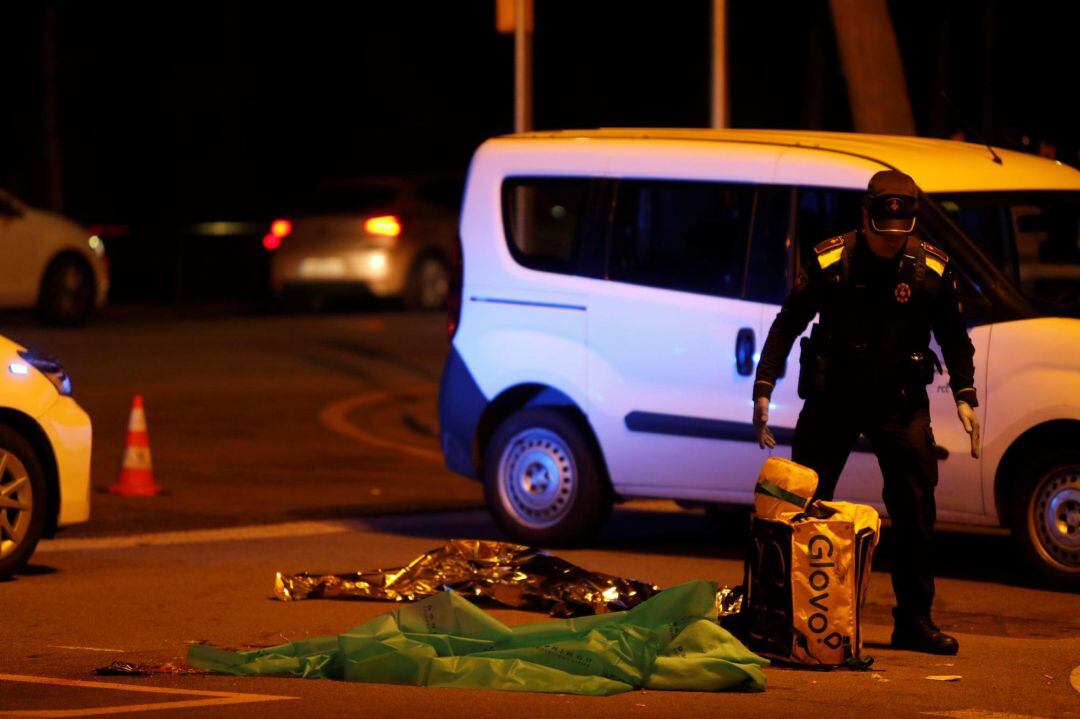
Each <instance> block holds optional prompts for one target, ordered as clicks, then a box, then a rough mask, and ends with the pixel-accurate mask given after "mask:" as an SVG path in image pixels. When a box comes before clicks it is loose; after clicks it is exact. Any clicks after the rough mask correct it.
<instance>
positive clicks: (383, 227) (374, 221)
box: [364, 215, 401, 237]
mask: <svg viewBox="0 0 1080 719" xmlns="http://www.w3.org/2000/svg"><path fill="white" fill-rule="evenodd" d="M364 232H366V233H368V234H369V235H375V236H377V237H397V236H398V235H400V234H401V219H400V218H399V217H398V216H397V215H379V216H378V217H369V218H367V219H366V220H364Z"/></svg>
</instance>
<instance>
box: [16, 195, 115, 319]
mask: <svg viewBox="0 0 1080 719" xmlns="http://www.w3.org/2000/svg"><path fill="white" fill-rule="evenodd" d="M108 292H109V273H108V269H107V268H106V266H105V243H104V242H103V241H102V240H101V238H100V237H97V236H96V235H92V234H91V233H90V232H88V231H87V230H86V229H84V228H83V227H81V226H79V225H78V224H77V223H75V222H73V221H71V220H69V219H68V218H66V217H63V216H61V215H58V214H56V213H53V212H46V211H45V210H36V209H34V208H32V207H29V206H27V205H26V204H25V203H23V202H22V201H21V200H18V199H17V198H15V197H13V196H12V195H9V194H8V193H6V192H4V191H3V190H0V308H34V309H35V310H36V311H37V316H38V318H39V319H40V320H41V321H42V322H46V323H49V324H60V325H77V324H81V323H83V322H85V321H86V320H87V319H88V318H89V317H90V316H91V315H92V314H93V313H94V311H95V310H96V309H97V308H99V307H101V306H102V305H103V304H105V297H106V295H107V294H108Z"/></svg>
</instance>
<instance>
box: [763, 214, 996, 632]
mask: <svg viewBox="0 0 1080 719" xmlns="http://www.w3.org/2000/svg"><path fill="white" fill-rule="evenodd" d="M817 313H820V320H819V324H818V326H817V327H815V329H814V332H813V337H814V343H813V344H814V345H815V346H813V347H806V346H804V348H803V353H804V355H806V356H804V357H803V358H802V360H801V363H802V368H801V376H800V384H799V387H800V393H799V394H800V396H802V397H804V399H806V403H805V405H804V406H803V410H802V412H801V414H800V415H799V420H798V423H797V425H796V427H795V437H794V440H793V446H792V459H793V460H794V461H796V462H798V463H800V464H803V465H806V466H808V467H811V468H813V469H814V470H815V471H816V472H817V473H818V475H819V482H820V483H819V486H818V492H817V496H818V497H819V498H823V499H832V496H833V492H834V490H835V488H836V482H837V480H838V479H839V477H840V473H841V470H843V468H844V463H845V462H846V461H847V457H848V454H849V453H850V452H851V449H852V447H853V446H854V444H855V442H856V440H857V439H858V436H859V434H860V433H861V434H863V435H865V436H866V438H867V439H868V440H869V442H870V445H871V447H872V448H873V450H874V453H875V454H876V455H877V458H878V463H879V464H880V465H881V473H882V475H883V476H884V490H883V492H882V497H883V499H884V501H885V506H886V508H887V509H888V511H889V516H890V517H891V519H892V526H893V532H894V533H895V537H896V540H897V547H898V550H897V552H896V556H895V557H894V566H893V574H892V578H893V588H894V590H895V592H896V600H897V609H896V611H895V615H896V618H897V622H898V626H899V624H900V622H902V621H904V620H911V621H916V620H918V618H920V617H924V618H925V619H926V621H929V618H930V607H931V604H932V603H933V599H934V575H933V564H932V553H931V550H932V533H933V527H934V519H935V514H936V508H935V504H934V487H935V486H936V485H937V457H936V452H935V447H934V437H933V434H932V433H931V431H930V414H929V400H928V398H927V394H926V384H927V383H929V382H930V381H931V379H932V374H930V372H932V370H930V372H927V368H928V367H929V366H931V365H932V364H933V363H935V362H936V357H934V356H933V354H932V353H931V351H930V349H929V342H930V332H931V330H933V332H934V336H935V337H936V338H937V340H938V343H939V344H940V345H941V349H942V353H943V354H944V359H945V363H946V365H947V367H948V370H949V380H950V384H951V386H952V391H953V394H954V395H955V397H956V399H957V401H961V400H963V401H965V402H967V403H968V404H970V405H971V406H972V407H974V406H976V405H977V401H976V396H975V389H974V366H973V364H972V355H973V354H974V348H973V347H972V344H971V340H970V339H969V338H968V336H967V331H966V328H965V324H964V320H963V318H962V316H961V308H960V303H959V300H958V298H957V294H956V283H955V279H954V277H953V273H952V271H951V269H950V267H949V259H948V256H947V255H946V254H945V253H944V252H942V251H941V250H939V249H937V248H935V247H933V246H932V245H930V244H928V243H924V242H920V241H919V240H917V239H916V238H915V237H914V236H910V237H909V238H908V239H907V241H906V245H905V248H904V249H902V250H901V251H900V253H898V255H897V256H896V257H895V258H893V259H884V258H882V257H879V256H878V255H876V254H874V252H873V251H872V250H871V249H870V247H869V246H868V245H867V240H866V239H865V238H864V237H863V235H862V233H861V232H851V233H848V234H846V235H843V236H840V237H833V238H831V239H828V240H826V241H824V242H822V243H821V244H819V245H818V246H817V247H815V248H814V257H813V259H812V260H811V264H810V266H809V267H807V268H805V270H803V271H800V273H799V278H798V280H797V282H796V285H795V287H794V289H793V290H792V292H791V294H790V295H789V296H788V298H787V300H786V301H785V302H784V306H783V308H782V309H781V310H780V313H779V314H778V315H777V316H776V319H775V320H774V321H773V324H772V327H771V328H770V330H769V335H768V338H767V339H766V340H765V346H764V348H763V349H762V353H761V362H760V364H759V365H758V371H757V378H756V379H757V381H756V383H755V385H754V399H755V400H757V399H758V398H759V397H769V396H771V394H772V389H773V386H774V385H775V383H776V380H777V378H778V377H779V376H780V374H781V372H782V371H783V367H784V363H785V360H786V358H787V355H788V352H789V351H790V349H791V346H792V343H793V342H794V340H795V338H796V337H798V336H799V335H800V334H802V332H803V331H804V330H805V329H806V326H807V324H808V323H809V322H810V321H811V320H812V319H813V318H814V315H815V314H817ZM950 641H951V640H950ZM953 651H955V650H953Z"/></svg>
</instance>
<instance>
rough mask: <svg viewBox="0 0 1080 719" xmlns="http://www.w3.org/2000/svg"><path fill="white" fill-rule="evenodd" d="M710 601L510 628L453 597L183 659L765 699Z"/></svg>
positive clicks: (668, 594) (656, 603)
mask: <svg viewBox="0 0 1080 719" xmlns="http://www.w3.org/2000/svg"><path fill="white" fill-rule="evenodd" d="M716 593H717V586H716V584H715V583H714V582H709V581H703V580H698V581H693V582H687V583H685V584H680V585H678V586H675V587H672V588H670V589H667V590H665V591H663V592H660V593H659V594H657V595H656V596H653V597H651V598H650V599H648V600H646V601H644V602H642V603H640V604H638V605H637V606H636V607H634V608H633V609H629V610H627V611H620V612H609V613H606V614H601V615H596V616H591V617H580V618H574V619H558V620H549V621H545V622H539V623H536V624H526V625H522V626H516V627H512V628H511V627H508V626H506V625H504V624H503V623H502V622H499V621H498V620H496V619H495V618H494V617H491V616H490V615H488V614H486V613H485V612H484V611H483V610H482V609H480V608H479V607H477V606H475V605H474V604H472V603H470V602H469V601H467V600H466V599H465V598H464V597H463V596H462V595H461V594H458V593H456V592H453V591H448V592H441V593H439V594H436V595H434V596H432V597H428V598H427V599H424V600H422V601H420V602H417V603H415V604H407V605H404V606H401V607H398V608H396V609H394V610H393V611H392V612H390V613H388V614H384V615H382V616H379V617H376V618H374V619H372V620H370V621H368V622H365V623H364V624H361V625H360V626H358V627H354V628H353V629H350V630H349V631H348V632H346V633H344V634H342V635H340V636H327V637H318V638H314V639H308V640H304V641H296V642H291V643H289V644H283V645H280V646H277V647H271V648H268V649H261V650H256V651H240V652H230V651H226V650H223V649H218V648H215V647H212V646H208V645H192V646H191V647H189V648H188V660H189V661H190V662H191V664H192V665H194V666H196V667H199V668H202V669H210V670H213V671H216V672H221V673H225V674H234V675H255V674H271V675H282V674H285V675H293V676H299V677H305V678H329V679H343V680H345V681H354V682H381V683H391V684H411V685H416V686H439V687H460V688H474V689H499V690H507V691H531V692H561V693H572V694H591V695H599V696H604V695H610V694H618V693H621V692H625V691H630V690H631V689H635V688H648V689H670V690H689V691H724V690H730V689H749V690H753V691H763V690H764V689H765V684H766V680H765V674H764V673H763V672H762V670H761V668H762V667H764V666H766V665H767V664H768V660H766V659H763V658H761V657H759V656H757V655H755V654H753V653H752V652H750V650H748V649H747V648H746V647H745V646H743V645H742V644H741V643H740V642H739V640H737V639H736V638H735V637H734V636H733V635H732V634H730V633H729V632H728V631H726V630H725V629H723V628H722V627H721V626H720V625H719V624H717V623H716Z"/></svg>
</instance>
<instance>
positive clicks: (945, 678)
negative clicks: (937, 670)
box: [927, 674, 963, 682]
mask: <svg viewBox="0 0 1080 719" xmlns="http://www.w3.org/2000/svg"><path fill="white" fill-rule="evenodd" d="M927 679H929V680H930V681H934V682H958V681H960V680H961V679H963V677H962V676H960V675H959V674H935V675H933V676H929V677H927Z"/></svg>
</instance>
